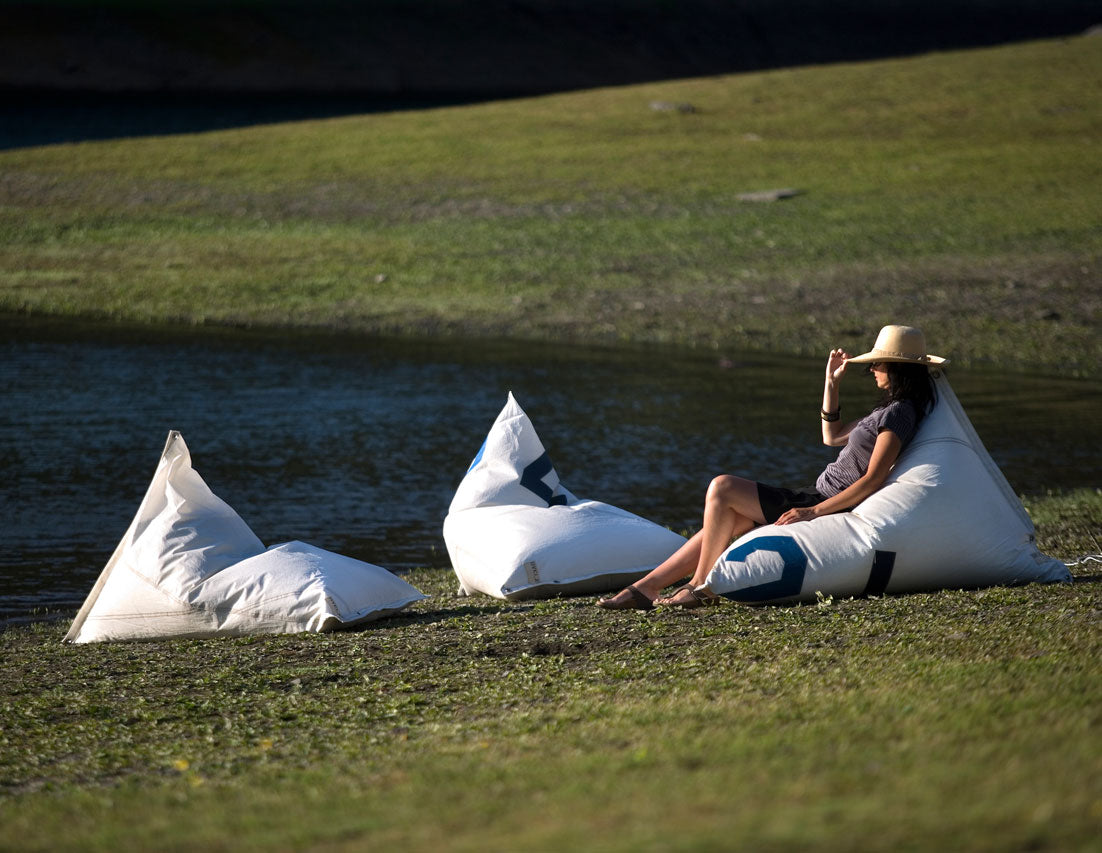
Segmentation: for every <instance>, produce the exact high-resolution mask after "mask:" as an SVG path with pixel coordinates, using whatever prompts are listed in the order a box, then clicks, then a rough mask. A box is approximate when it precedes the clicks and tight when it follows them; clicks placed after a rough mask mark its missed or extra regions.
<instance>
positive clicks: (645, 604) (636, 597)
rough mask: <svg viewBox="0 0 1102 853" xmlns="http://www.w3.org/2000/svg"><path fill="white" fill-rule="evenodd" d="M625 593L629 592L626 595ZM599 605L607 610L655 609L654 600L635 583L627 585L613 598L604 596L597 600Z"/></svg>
mask: <svg viewBox="0 0 1102 853" xmlns="http://www.w3.org/2000/svg"><path fill="white" fill-rule="evenodd" d="M624 593H627V595H626V596H625V595H624ZM597 606H598V607H603V608H604V609H605V610H653V609H654V602H653V601H651V600H650V599H649V598H647V597H646V596H645V595H644V594H643V593H641V592H640V591H639V590H638V589H636V588H635V585H634V584H632V585H631V586H628V587H625V588H624V589H622V590H620V591H619V592H618V593H616V595H614V596H612V597H611V598H602V599H600V600H599V601H598V602H597Z"/></svg>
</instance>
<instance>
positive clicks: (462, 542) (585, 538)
mask: <svg viewBox="0 0 1102 853" xmlns="http://www.w3.org/2000/svg"><path fill="white" fill-rule="evenodd" d="M684 542H685V539H684V538H683V537H681V536H678V535H677V534H676V533H673V532H672V531H670V530H667V529H666V528H664V527H661V526H659V525H657V524H655V523H654V522H651V521H647V520H646V519H643V518H640V517H639V516H637V515H633V514H632V513H630V512H627V511H626V510H622V509H618V508H617V507H614V506H609V505H608V504H606V503H601V502H600V501H591V500H581V499H579V498H577V497H575V496H574V495H572V494H571V493H570V492H569V491H567V489H566V488H564V487H563V485H562V484H561V483H560V482H559V476H558V474H557V473H556V472H555V468H554V466H552V464H551V460H550V458H549V457H548V455H547V451H546V450H545V449H544V447H543V444H542V443H541V442H540V439H539V436H538V435H537V434H536V429H535V427H534V426H533V425H532V421H531V420H530V419H529V418H528V416H527V415H526V414H525V413H524V411H523V410H522V409H521V408H520V406H519V405H518V404H517V401H516V400H515V399H514V398H513V395H512V394H509V399H508V401H507V402H506V404H505V408H503V409H502V410H501V414H500V415H499V416H498V418H497V421H495V422H494V425H493V426H492V427H491V428H490V432H489V434H488V435H487V436H486V441H485V442H484V443H483V445H482V449H481V450H479V451H478V455H477V456H476V457H475V459H474V462H472V463H471V467H470V469H469V470H468V471H467V475H466V476H465V477H464V478H463V481H462V482H461V483H460V484H459V488H458V489H457V490H456V493H455V497H454V498H453V500H452V502H451V506H450V507H449V509H448V515H447V518H445V519H444V543H445V544H446V545H447V548H448V554H449V556H450V557H451V561H452V567H453V568H454V569H455V573H456V575H457V576H458V578H459V585H460V592H462V593H464V594H469V593H472V592H482V593H485V594H486V595H492V596H494V597H496V598H505V599H509V600H511V601H515V600H518V599H523V598H547V597H550V596H554V595H580V594H583V593H592V592H604V591H607V590H611V589H619V588H620V587H622V586H625V585H627V584H629V583H632V582H633V581H636V580H638V579H639V578H640V577H642V576H643V575H645V574H646V573H647V572H649V571H650V570H651V569H653V568H654V567H655V566H657V565H658V564H659V563H661V562H662V561H663V560H665V559H666V558H667V557H669V556H670V555H671V554H672V553H673V552H674V551H676V550H677V549H678V548H680V547H681V545H683V544H684Z"/></svg>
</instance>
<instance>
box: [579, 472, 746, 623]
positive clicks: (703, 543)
mask: <svg viewBox="0 0 1102 853" xmlns="http://www.w3.org/2000/svg"><path fill="white" fill-rule="evenodd" d="M764 522H765V516H764V514H763V513H762V511H761V502H760V501H759V500H758V484H757V483H756V482H755V481H753V480H747V479H745V478H743V477H736V476H733V475H731V474H723V475H721V476H719V477H716V478H715V479H714V480H712V483H711V485H710V486H709V487H708V494H707V496H706V497H705V499H704V526H703V528H702V529H701V530H700V531H698V532H697V533H695V534H694V535H693V536H692V538H690V539H689V541H687V542H686V543H685V544H684V545H682V546H681V547H680V548H678V549H677V550H676V551H675V552H674V553H673V554H672V555H671V556H670V557H669V558H668V559H666V561H665V562H663V563H661V564H659V565H658V566H657V567H656V568H655V569H653V570H652V571H651V572H650V573H648V574H647V575H646V576H645V577H643V578H642V579H640V580H638V581H636V582H635V583H634V584H632V586H634V587H635V589H637V590H638V591H639V592H640V593H642V594H643V595H644V596H646V597H647V598H649V599H651V600H652V601H653V600H654V598H655V597H656V596H657V595H658V593H660V592H661V591H662V590H663V589H665V588H666V587H668V586H669V585H670V584H672V583H674V582H675V581H679V580H681V579H682V578H686V577H690V576H691V577H692V584H693V585H694V586H700V585H701V584H703V583H704V578H706V577H707V576H708V572H709V571H711V569H712V565H713V564H714V563H715V561H716V560H717V559H719V555H720V554H721V553H722V552H723V549H724V548H726V547H727V546H728V545H729V544H730V543H731V540H732V539H734V538H735V537H737V536H741V535H742V534H743V533H746V532H747V531H749V530H752V529H753V528H754V527H755V526H756V525H758V524H763V523H764ZM622 598H623V599H625V601H626V600H627V599H630V598H631V591H630V590H623V591H621V592H619V593H617V594H616V595H614V596H612V597H611V598H610V599H602V601H605V602H609V603H616V602H618V601H619V600H620V599H622ZM598 603H600V602H598Z"/></svg>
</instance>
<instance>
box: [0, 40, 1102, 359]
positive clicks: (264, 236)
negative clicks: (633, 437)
mask: <svg viewBox="0 0 1102 853" xmlns="http://www.w3.org/2000/svg"><path fill="white" fill-rule="evenodd" d="M1100 95H1102V39H1099V38H1092V37H1088V36H1084V37H1078V38H1074V39H1070V40H1058V41H1046V42H1037V43H1031V44H1024V45H1015V46H1010V47H1001V48H997V49H988V50H976V51H966V52H960V53H945V54H935V55H928V56H922V57H917V58H909V59H899V60H891V61H882V62H872V63H863V64H854V65H838V66H827V67H808V68H800V69H795V70H784V71H773V72H767V73H755V74H746V75H736V76H726V77H717V78H709V79H695V80H685V81H678V82H669V83H662V84H653V85H640V86H633V87H625V88H615V89H605V90H595V91H588V92H580V93H572V94H564V95H558V96H549V97H541V98H534V99H528V100H517V101H505V102H498V103H489V104H484V105H475V106H465V107H456V108H447V109H436V110H427V111H418V112H405V113H392V114H379V115H365V116H360V117H351V118H343V119H333V120H324V121H311V122H300V123H293V124H284V125H274V126H264V127H253V128H248V129H243V130H232V131H222V132H213V133H206V134H196V135H187V136H174V137H162V138H142V139H131V140H119V141H109V142H95V143H84V144H77V145H57V146H50V147H43V148H34V149H23V150H12V151H6V152H0V310H6V311H14V312H28V313H41V314H53V315H69V316H74V317H76V316H80V317H97V318H109V319H113V320H119V321H138V322H166V321H167V322H183V323H189V324H190V323H219V324H221V323H226V324H272V325H285V324H286V325H298V326H330V327H332V326H339V327H348V328H353V329H363V330H366V331H385V332H398V333H423V332H438V333H439V332H448V333H457V334H493V335H499V334H504V335H513V336H523V337H544V338H571V339H583V340H620V339H633V340H653V341H664V342H674V343H687V344H692V345H711V344H713V343H722V344H723V345H725V346H733V347H738V346H748V347H755V348H766V349H784V350H791V349H795V350H799V351H802V352H807V351H820V350H822V349H823V348H824V347H829V346H830V345H832V344H835V343H843V344H845V345H847V346H860V345H862V344H863V343H864V342H865V341H867V339H868V336H869V334H870V333H872V332H875V329H876V328H877V327H878V326H879V325H880V324H881V323H883V322H886V321H890V320H906V321H910V322H915V323H918V324H921V325H924V326H926V327H927V328H928V329H929V331H930V333H931V337H932V338H933V339H934V340H936V341H937V343H938V346H939V347H940V349H942V350H945V351H948V352H952V353H953V354H954V355H955V356H956V357H957V358H958V359H968V358H973V359H984V360H986V359H991V360H1000V361H1014V362H1016V363H1031V364H1036V363H1038V362H1040V363H1043V364H1048V365H1057V364H1059V365H1061V366H1063V367H1065V368H1068V367H1070V368H1071V369H1074V370H1080V371H1082V372H1096V371H1097V367H1098V364H1100V363H1102V344H1100V342H1099V336H1098V335H1097V326H1098V313H1099V304H1100V302H1102V288H1100V287H1099V274H1100V271H1102V264H1100V263H1099V254H1100V249H1102V204H1100V203H1099V199H1100V198H1102V157H1099V153H1100V146H1099V140H1102V97H1100ZM656 102H660V103H656ZM677 105H691V107H692V110H691V111H689V110H687V109H686V110H679V109H676V108H674V109H655V108H654V107H655V106H675V107H676V106H677ZM779 188H794V189H797V190H799V191H800V194H799V195H796V196H795V197H792V198H788V199H785V200H782V201H777V202H754V201H744V200H740V195H742V194H745V193H751V192H756V191H762V190H771V189H779Z"/></svg>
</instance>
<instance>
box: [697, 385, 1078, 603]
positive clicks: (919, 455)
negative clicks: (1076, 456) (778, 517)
mask: <svg viewBox="0 0 1102 853" xmlns="http://www.w3.org/2000/svg"><path fill="white" fill-rule="evenodd" d="M935 384H936V386H937V392H938V402H937V405H936V406H935V407H934V410H933V411H932V412H931V413H930V414H929V415H927V417H926V418H925V419H923V421H922V423H921V424H920V425H919V428H918V432H917V433H916V434H915V437H914V439H912V441H911V443H910V444H909V445H908V446H907V448H906V449H905V450H904V452H903V454H902V455H901V456H900V457H899V460H898V461H897V462H896V464H895V467H894V468H893V469H892V473H891V474H890V475H889V477H888V481H887V483H885V485H884V486H883V487H882V488H881V489H880V490H879V491H877V492H876V493H875V494H873V495H870V496H869V497H868V498H866V499H865V500H864V501H863V502H862V503H860V504H858V505H857V506H856V507H854V509H853V511H852V512H848V513H836V514H834V515H828V516H824V517H822V518H816V519H813V520H812V521H806V522H798V523H796V524H790V525H784V526H780V527H778V526H776V525H766V526H763V527H759V528H756V529H755V530H752V531H750V532H749V533H747V534H746V535H745V536H742V537H740V538H739V539H737V540H735V542H734V543H732V545H731V546H730V547H729V548H728V549H727V550H726V551H725V552H724V553H723V554H722V555H721V556H720V558H719V560H717V561H716V564H715V566H714V567H713V568H712V571H711V573H710V574H709V575H708V578H707V580H706V581H705V584H706V585H707V586H708V588H709V589H711V590H712V591H713V592H716V593H718V594H720V595H723V596H726V597H727V598H730V599H732V600H734V601H742V602H754V603H767V602H772V603H780V602H794V601H814V600H816V593H822V594H823V595H831V596H839V597H848V596H855V595H880V594H884V593H899V592H917V591H921V590H934V589H965V588H969V589H971V588H977V587H983V586H992V585H997V584H1020V583H1029V582H1032V581H1039V582H1042V583H1048V582H1053V581H1070V580H1071V574H1070V572H1069V571H1068V568H1067V566H1065V565H1064V564H1063V563H1061V562H1060V561H1059V560H1055V559H1053V558H1051V557H1047V556H1045V555H1044V554H1042V553H1041V552H1040V551H1038V550H1037V547H1036V545H1035V544H1034V529H1033V522H1032V521H1031V520H1030V518H1029V515H1028V514H1027V513H1026V511H1025V508H1024V507H1023V506H1022V504H1021V501H1019V500H1018V498H1017V496H1016V495H1015V494H1014V491H1013V489H1012V488H1011V487H1010V484H1009V483H1008V482H1007V481H1006V478H1005V477H1004V476H1003V474H1002V472H1001V471H1000V470H999V468H998V466H997V465H996V464H995V462H994V460H993V459H992V458H991V457H990V455H989V454H988V453H987V449H986V448H985V447H984V446H983V443H982V442H981V441H980V438H979V436H978V435H977V434H976V431H975V429H974V428H973V426H972V423H971V421H969V420H968V416H967V415H966V414H965V413H964V410H963V409H962V408H961V405H960V401H959V400H958V399H957V397H956V395H955V394H954V393H953V389H952V388H951V387H950V385H949V380H948V378H947V377H946V376H945V375H944V374H943V373H942V374H939V375H938V376H937V378H936V379H935Z"/></svg>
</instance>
